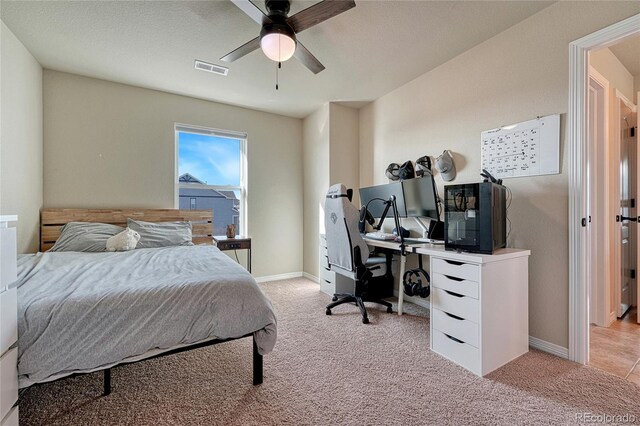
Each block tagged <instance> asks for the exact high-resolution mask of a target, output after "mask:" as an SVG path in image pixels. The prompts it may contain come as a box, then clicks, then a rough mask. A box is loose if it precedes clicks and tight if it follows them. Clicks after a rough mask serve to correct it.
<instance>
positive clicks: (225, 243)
mask: <svg viewBox="0 0 640 426" xmlns="http://www.w3.org/2000/svg"><path fill="white" fill-rule="evenodd" d="M213 241H214V243H215V244H216V246H217V247H218V248H219V249H220V250H222V251H226V250H247V270H248V271H249V273H251V237H243V236H242V235H238V236H236V237H235V238H227V237H225V236H214V237H213Z"/></svg>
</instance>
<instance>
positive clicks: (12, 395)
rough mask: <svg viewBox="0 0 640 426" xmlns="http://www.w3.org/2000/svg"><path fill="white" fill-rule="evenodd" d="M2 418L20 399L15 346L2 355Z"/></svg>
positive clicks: (0, 403) (0, 366) (0, 367)
mask: <svg viewBox="0 0 640 426" xmlns="http://www.w3.org/2000/svg"><path fill="white" fill-rule="evenodd" d="M0 383H1V384H2V386H0V419H2V418H4V416H6V415H7V413H8V412H9V411H10V410H11V407H12V406H13V404H14V403H15V402H16V401H17V400H18V349H17V348H13V349H11V350H10V351H9V352H7V353H6V354H4V355H3V356H2V357H0Z"/></svg>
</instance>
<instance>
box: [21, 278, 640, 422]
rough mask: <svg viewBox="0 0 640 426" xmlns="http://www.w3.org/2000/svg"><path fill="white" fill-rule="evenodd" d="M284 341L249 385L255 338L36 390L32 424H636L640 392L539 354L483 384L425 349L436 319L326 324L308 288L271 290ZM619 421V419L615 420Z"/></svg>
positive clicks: (382, 317)
mask: <svg viewBox="0 0 640 426" xmlns="http://www.w3.org/2000/svg"><path fill="white" fill-rule="evenodd" d="M263 288H264V290H265V292H266V293H267V294H268V295H269V296H270V297H271V299H272V300H273V303H274V306H275V309H276V312H277V315H278V321H279V324H278V327H279V330H278V332H279V336H278V343H277V345H276V348H275V350H274V352H273V353H272V354H270V355H268V356H265V358H264V359H265V382H264V384H262V385H260V386H257V387H254V386H252V385H251V341H250V340H249V339H245V340H246V341H237V342H230V343H225V344H221V345H217V346H214V347H210V348H204V349H199V350H195V351H190V352H187V353H184V354H179V355H173V356H170V357H166V358H160V359H155V360H149V361H145V362H141V363H137V364H133V365H127V366H123V367H118V368H116V369H115V370H114V372H113V384H114V386H113V393H112V394H111V395H110V396H108V397H101V396H100V392H101V388H102V375H101V374H100V373H96V374H90V375H85V376H79V377H73V378H69V379H64V380H61V381H58V382H54V383H49V384H44V385H38V386H34V387H32V388H29V389H27V390H26V391H25V392H23V394H22V395H21V398H20V417H21V420H22V422H21V423H22V424H24V425H53V424H59V425H72V424H81V425H101V424H122V425H124V424H130V425H166V424H172V425H213V424H216V425H282V424H285V425H286V424H290V425H339V424H357V425H428V424H436V425H463V424H464V425H474V424H490V425H494V424H503V425H514V424H553V425H558V424H562V425H564V424H576V423H580V421H578V420H577V417H576V416H577V414H578V413H584V412H589V413H592V414H594V415H603V414H605V415H621V416H622V415H625V414H627V415H632V416H635V423H638V424H640V387H638V386H636V385H634V384H632V383H629V382H626V381H624V380H622V379H619V378H617V377H615V376H613V375H610V374H607V373H604V372H601V371H599V370H597V369H594V368H590V367H583V366H580V365H577V364H575V363H571V362H568V361H565V360H562V359H560V358H557V357H554V356H551V355H547V354H545V353H542V352H538V351H531V352H530V353H529V354H527V355H525V356H523V357H521V358H519V359H517V360H515V361H514V362H512V363H510V364H508V365H507V366H505V367H503V368H501V369H500V370H498V371H496V372H494V373H492V374H491V375H489V376H488V377H486V378H480V377H476V376H474V375H473V374H471V373H469V372H467V371H466V370H464V369H463V368H461V367H458V366H456V365H455V364H453V363H451V362H449V361H447V360H445V359H443V358H441V357H440V356H438V355H436V354H434V353H432V352H431V351H430V350H429V349H428V342H429V319H428V318H427V316H426V315H424V312H422V315H420V312H419V311H418V310H417V309H413V314H411V315H404V316H402V317H398V316H397V315H396V314H387V313H385V312H383V311H381V310H380V311H377V310H376V309H375V308H372V309H370V310H369V318H370V319H371V324H368V325H364V324H362V323H361V322H360V315H359V312H358V309H357V308H356V307H355V306H342V307H339V308H336V309H334V314H333V315H332V316H326V315H325V313H324V305H325V304H326V303H327V302H328V301H329V297H328V296H326V295H324V294H322V293H320V292H319V291H318V286H317V284H314V283H312V282H310V281H308V280H305V279H293V280H285V281H278V282H271V283H266V284H264V285H263ZM614 420H615V419H614Z"/></svg>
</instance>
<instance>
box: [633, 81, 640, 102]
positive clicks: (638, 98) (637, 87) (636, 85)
mask: <svg viewBox="0 0 640 426" xmlns="http://www.w3.org/2000/svg"><path fill="white" fill-rule="evenodd" d="M639 92H640V74H638V75H636V76H635V77H633V94H634V96H635V97H634V98H633V99H634V102H635V104H636V105H638V104H639V103H640V95H638V93H639Z"/></svg>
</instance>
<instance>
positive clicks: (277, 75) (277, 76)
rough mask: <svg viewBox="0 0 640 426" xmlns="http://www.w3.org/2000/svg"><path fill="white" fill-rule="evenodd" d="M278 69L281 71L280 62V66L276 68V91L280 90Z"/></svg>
mask: <svg viewBox="0 0 640 426" xmlns="http://www.w3.org/2000/svg"><path fill="white" fill-rule="evenodd" d="M278 69H280V62H278V66H277V67H276V90H278Z"/></svg>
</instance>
